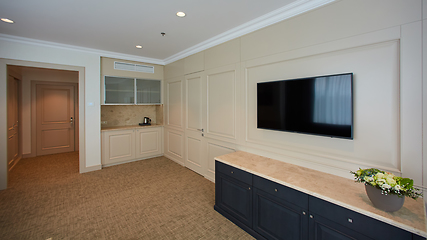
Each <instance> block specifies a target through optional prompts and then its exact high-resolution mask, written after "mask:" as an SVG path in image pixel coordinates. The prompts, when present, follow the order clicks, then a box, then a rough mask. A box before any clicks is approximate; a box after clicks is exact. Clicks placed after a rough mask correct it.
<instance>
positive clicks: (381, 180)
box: [377, 179, 385, 186]
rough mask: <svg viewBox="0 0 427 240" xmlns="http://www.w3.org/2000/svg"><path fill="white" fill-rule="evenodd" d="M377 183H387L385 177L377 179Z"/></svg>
mask: <svg viewBox="0 0 427 240" xmlns="http://www.w3.org/2000/svg"><path fill="white" fill-rule="evenodd" d="M377 184H378V185H380V186H381V185H383V184H385V179H377Z"/></svg>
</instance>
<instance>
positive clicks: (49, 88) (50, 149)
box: [36, 84, 75, 156]
mask: <svg viewBox="0 0 427 240" xmlns="http://www.w3.org/2000/svg"><path fill="white" fill-rule="evenodd" d="M36 88H37V89H36V102H37V156H40V155H46V154H55V153H63V152H72V151H74V122H75V117H74V86H73V85H46V84H38V85H36Z"/></svg>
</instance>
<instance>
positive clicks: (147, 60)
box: [0, 33, 165, 65]
mask: <svg viewBox="0 0 427 240" xmlns="http://www.w3.org/2000/svg"><path fill="white" fill-rule="evenodd" d="M0 40H4V41H9V42H16V43H23V44H29V45H35V46H41V47H51V48H57V49H63V50H70V51H77V52H83V53H88V54H96V55H99V56H102V57H110V58H118V59H123V60H129V61H136V62H144V63H151V64H159V65H165V62H164V61H163V60H161V59H156V58H147V57H140V56H135V55H129V54H123V53H117V52H110V51H104V50H99V49H94V48H85V47H78V46H73V45H68V44H62V43H55V42H48V41H43V40H37V39H32V38H24V37H18V36H12V35H7V34H1V33H0Z"/></svg>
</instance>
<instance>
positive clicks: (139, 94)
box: [136, 79, 160, 104]
mask: <svg viewBox="0 0 427 240" xmlns="http://www.w3.org/2000/svg"><path fill="white" fill-rule="evenodd" d="M136 103H137V104H144V103H160V81H159V80H146V79H136Z"/></svg>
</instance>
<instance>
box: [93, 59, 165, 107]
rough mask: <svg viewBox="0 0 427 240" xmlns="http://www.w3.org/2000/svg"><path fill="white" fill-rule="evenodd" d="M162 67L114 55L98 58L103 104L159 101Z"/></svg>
mask: <svg viewBox="0 0 427 240" xmlns="http://www.w3.org/2000/svg"><path fill="white" fill-rule="evenodd" d="M163 70H164V67H163V66H161V65H156V64H146V63H141V62H133V61H127V60H121V59H114V58H106V57H102V58H101V103H102V104H103V105H118V104H119V105H122V104H123V105H134V104H161V103H162V98H161V97H162V93H161V91H162V80H163Z"/></svg>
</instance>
